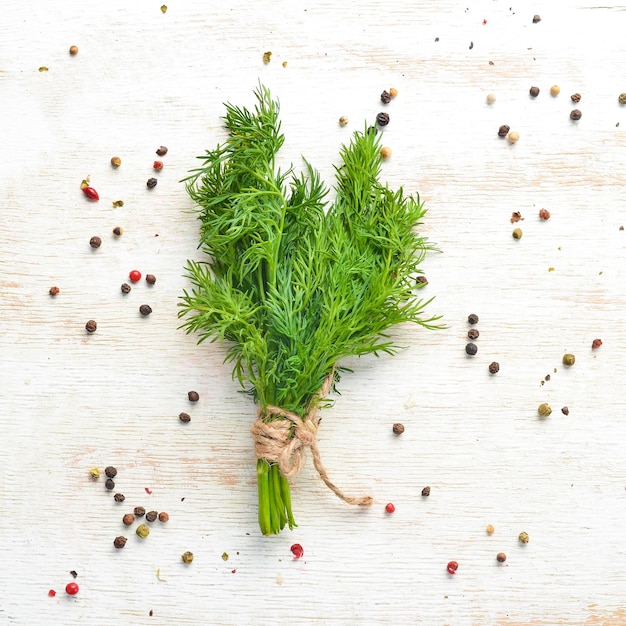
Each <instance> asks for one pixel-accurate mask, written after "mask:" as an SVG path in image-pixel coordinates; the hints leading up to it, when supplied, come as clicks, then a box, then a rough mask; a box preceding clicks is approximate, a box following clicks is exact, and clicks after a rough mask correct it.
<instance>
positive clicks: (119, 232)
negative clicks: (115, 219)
mask: <svg viewBox="0 0 626 626" xmlns="http://www.w3.org/2000/svg"><path fill="white" fill-rule="evenodd" d="M123 234H124V229H123V228H122V227H121V226H116V227H115V228H114V229H113V235H114V236H115V237H121V236H122V235H123Z"/></svg>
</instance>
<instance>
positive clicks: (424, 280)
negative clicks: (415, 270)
mask: <svg viewBox="0 0 626 626" xmlns="http://www.w3.org/2000/svg"><path fill="white" fill-rule="evenodd" d="M422 285H428V278H426V276H424V275H423V274H421V275H420V276H418V277H417V278H416V279H415V286H416V287H421V286H422Z"/></svg>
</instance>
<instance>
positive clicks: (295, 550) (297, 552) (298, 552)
mask: <svg viewBox="0 0 626 626" xmlns="http://www.w3.org/2000/svg"><path fill="white" fill-rule="evenodd" d="M290 550H291V553H292V554H293V558H294V559H300V558H302V557H303V556H304V548H303V547H302V546H301V545H300V544H299V543H294V544H293V545H292V546H291V548H290Z"/></svg>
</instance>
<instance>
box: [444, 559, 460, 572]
mask: <svg viewBox="0 0 626 626" xmlns="http://www.w3.org/2000/svg"><path fill="white" fill-rule="evenodd" d="M446 569H447V570H448V574H454V573H455V572H456V570H458V569H459V564H458V563H457V562H456V561H450V562H449V563H448V565H447V566H446Z"/></svg>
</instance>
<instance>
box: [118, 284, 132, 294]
mask: <svg viewBox="0 0 626 626" xmlns="http://www.w3.org/2000/svg"><path fill="white" fill-rule="evenodd" d="M131 289H132V287H131V286H130V285H129V284H128V283H122V287H121V290H122V293H130V290H131Z"/></svg>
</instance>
